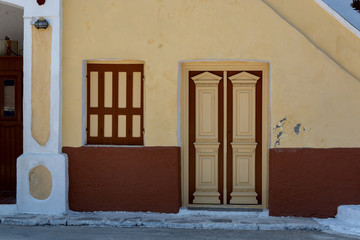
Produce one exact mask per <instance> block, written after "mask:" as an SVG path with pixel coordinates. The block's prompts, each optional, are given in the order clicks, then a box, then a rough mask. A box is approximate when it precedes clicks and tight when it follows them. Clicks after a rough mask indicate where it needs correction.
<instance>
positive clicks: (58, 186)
mask: <svg viewBox="0 0 360 240" xmlns="http://www.w3.org/2000/svg"><path fill="white" fill-rule="evenodd" d="M37 166H44V167H46V168H47V169H48V170H49V172H50V174H51V177H52V188H51V193H50V196H49V197H48V198H46V199H45V200H38V199H35V198H34V197H33V196H32V195H31V194H30V185H29V172H30V171H31V170H32V169H33V168H35V167H37ZM68 188H69V184H68V158H67V155H66V154H53V153H26V154H23V155H21V156H20V157H19V158H18V159H17V194H16V204H17V208H18V212H19V213H39V214H65V213H66V212H67V210H68Z"/></svg>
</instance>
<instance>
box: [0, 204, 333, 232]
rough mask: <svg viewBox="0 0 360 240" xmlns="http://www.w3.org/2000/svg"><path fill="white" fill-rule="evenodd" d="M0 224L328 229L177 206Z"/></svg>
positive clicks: (14, 217) (5, 218)
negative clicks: (166, 209) (170, 210)
mask: <svg viewBox="0 0 360 240" xmlns="http://www.w3.org/2000/svg"><path fill="white" fill-rule="evenodd" d="M0 221H1V224H11V225H30V226H34V225H55V226H59V225H63V226H97V227H102V226H112V227H147V228H183V229H228V230H316V231H322V230H328V229H329V228H328V227H327V226H323V225H321V224H319V223H318V222H317V221H315V220H314V219H311V218H295V217H269V214H268V211H266V210H265V211H254V212H252V211H249V212H242V211H203V210H187V209H185V208H184V209H180V212H179V213H177V214H164V213H149V212H148V213H143V212H93V213H84V212H81V213H80V212H71V211H70V212H69V213H68V214H66V215H33V214H9V215H2V216H0Z"/></svg>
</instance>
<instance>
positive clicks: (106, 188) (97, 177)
mask: <svg viewBox="0 0 360 240" xmlns="http://www.w3.org/2000/svg"><path fill="white" fill-rule="evenodd" d="M63 152H64V153H66V154H68V157H69V208H70V209H71V210H73V211H152V212H166V213H176V212H178V211H179V208H180V206H181V197H180V192H181V191H180V186H181V185H180V148H178V147H81V148H71V147H64V148H63Z"/></svg>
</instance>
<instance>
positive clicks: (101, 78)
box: [86, 63, 144, 145]
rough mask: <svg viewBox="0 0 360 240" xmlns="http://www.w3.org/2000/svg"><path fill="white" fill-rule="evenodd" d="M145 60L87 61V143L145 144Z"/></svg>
mask: <svg viewBox="0 0 360 240" xmlns="http://www.w3.org/2000/svg"><path fill="white" fill-rule="evenodd" d="M143 79H144V65H143V64H92V63H91V64H90V63H89V64H87V128H86V130H87V131H86V132H87V133H86V134H87V143H88V144H111V145H143V144H144V117H143V110H144V96H143V88H144V86H143Z"/></svg>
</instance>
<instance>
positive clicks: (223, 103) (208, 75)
mask: <svg viewBox="0 0 360 240" xmlns="http://www.w3.org/2000/svg"><path fill="white" fill-rule="evenodd" d="M188 76H189V79H188V81H189V82H188V83H189V133H188V134H189V203H190V204H191V203H193V204H260V203H261V196H260V195H261V136H262V135H261V134H262V133H261V132H262V129H261V119H262V112H261V109H262V105H261V104H262V99H261V95H262V94H261V93H262V92H261V89H262V72H261V71H189V75H188Z"/></svg>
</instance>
